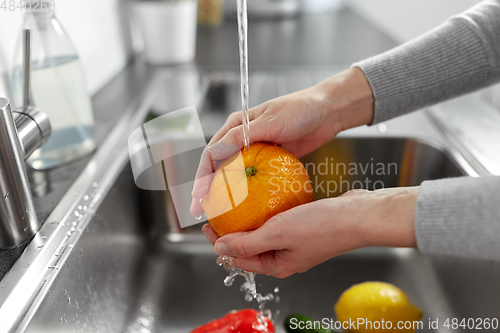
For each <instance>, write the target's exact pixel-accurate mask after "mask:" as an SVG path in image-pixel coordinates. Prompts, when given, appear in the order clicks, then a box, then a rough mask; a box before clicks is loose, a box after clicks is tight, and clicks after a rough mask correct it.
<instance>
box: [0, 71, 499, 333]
mask: <svg viewBox="0 0 500 333" xmlns="http://www.w3.org/2000/svg"><path fill="white" fill-rule="evenodd" d="M320 74H321V75H320ZM175 75H179V74H178V73H177V74H175V73H174V74H172V72H169V71H167V73H163V74H162V73H160V74H159V75H158V77H157V78H156V81H153V82H152V83H151V86H150V87H146V88H145V93H144V94H143V95H141V96H138V97H137V100H136V102H134V103H133V104H132V105H131V106H130V108H129V109H128V110H126V111H125V112H124V113H123V117H122V119H121V120H120V121H119V122H118V123H117V125H116V126H115V129H114V130H113V132H112V133H110V134H109V137H108V139H107V140H106V142H105V143H104V145H103V146H102V147H101V148H100V150H99V151H98V152H97V154H96V156H95V157H94V158H93V159H92V160H91V161H90V162H89V165H88V166H87V168H86V169H85V170H84V171H83V172H82V174H81V176H80V177H79V178H78V179H77V181H76V182H75V184H74V185H73V186H72V187H71V189H70V190H69V191H68V194H67V195H66V196H65V197H64V198H63V200H62V201H61V203H60V204H59V205H58V206H57V207H56V209H55V210H54V212H53V213H52V214H51V215H50V216H49V218H48V221H47V222H46V223H45V224H44V226H43V227H42V230H41V231H40V232H39V235H37V237H35V239H34V240H33V241H32V242H31V244H30V245H29V246H28V247H27V249H26V251H25V253H24V254H23V256H22V257H21V258H20V259H19V260H18V261H17V262H16V264H15V266H14V267H13V268H12V270H11V272H10V273H9V274H8V275H7V276H6V277H5V279H4V280H3V281H1V282H0V318H1V319H2V320H3V321H2V322H1V325H0V332H3V331H6V332H25V331H26V332H37V333H38V332H51V333H52V332H64V333H66V332H92V333H95V332H105V333H113V332H168V333H175V332H190V330H191V329H193V328H195V327H196V326H198V325H201V324H203V323H205V322H207V321H209V320H211V319H213V318H216V317H220V316H222V315H224V314H225V313H227V312H228V311H229V310H232V309H240V308H244V307H255V306H256V305H255V304H248V303H246V302H245V301H244V299H243V296H244V295H243V293H242V292H240V291H239V288H238V286H237V285H238V284H240V283H241V282H242V281H241V280H238V279H237V280H236V283H235V286H233V287H231V288H227V287H225V286H224V284H223V279H224V277H225V276H226V272H225V271H224V269H222V268H220V267H218V266H217V265H216V264H215V260H216V255H215V253H214V252H213V248H212V247H211V245H210V244H209V243H208V241H206V239H205V238H204V236H203V234H202V233H201V232H200V228H201V225H196V226H192V227H189V228H185V229H181V228H179V226H178V223H177V220H176V214H175V212H174V211H173V205H172V202H171V200H170V198H169V192H167V191H163V192H161V191H144V190H141V189H139V188H138V187H137V186H136V185H135V184H134V178H133V175H132V171H131V168H130V163H129V159H128V158H129V157H128V150H127V138H128V135H129V133H130V132H131V131H133V130H134V129H135V128H137V127H138V126H140V125H141V124H142V123H143V120H144V117H145V115H146V114H147V112H148V111H149V110H150V108H151V105H155V103H156V102H157V100H158V99H157V98H156V97H155V94H152V93H150V92H151V91H152V90H153V89H150V88H151V87H152V86H155V85H158V80H160V81H161V82H163V83H164V82H165V78H168V77H174V78H175ZM259 75H260V76H259ZM259 75H256V76H254V77H253V78H251V82H254V83H255V84H256V85H260V86H261V89H260V95H261V99H268V98H272V97H274V96H275V95H279V94H282V93H287V92H291V90H294V88H293V87H295V88H297V89H299V88H300V87H301V85H305V83H304V81H301V80H299V78H301V77H303V73H299V74H297V73H291V74H290V73H281V74H279V75H276V76H273V75H271V74H270V73H266V74H265V75H264V74H262V73H260V74H259ZM322 75H325V73H324V72H321V73H319V74H318V73H313V74H311V75H309V76H308V77H309V79H308V80H307V85H310V84H313V83H315V82H317V81H318V80H320V77H321V76H322ZM233 76H234V75H233ZM234 77H235V80H236V76H234ZM286 77H287V78H288V79H283V78H286ZM312 77H314V78H315V79H311V78H312ZM291 78H295V80H294V79H291ZM191 79H192V77H191ZM191 79H190V80H191ZM217 80H220V76H214V75H212V76H210V77H209V78H208V82H209V85H208V86H209V87H212V88H215V91H212V92H211V93H212V94H215V95H210V93H209V94H208V95H209V97H210V96H212V98H214V101H213V103H208V104H210V105H208V107H207V104H206V103H205V106H203V107H201V108H200V109H201V120H202V123H205V125H206V127H208V128H209V131H208V133H207V132H206V133H205V134H207V135H211V134H213V133H212V132H211V131H212V130H210V128H211V129H213V130H215V129H216V128H217V126H220V122H221V121H222V120H223V119H225V117H226V116H227V113H228V111H229V110H230V109H231V108H233V106H234V107H236V106H235V105H233V104H234V103H235V102H234V101H235V99H234V96H233V95H234V94H237V89H233V88H234V87H232V85H231V84H229V85H227V86H224V84H225V83H224V84H223V85H222V86H221V85H220V81H217ZM167 81H168V80H167ZM174 81H175V80H174ZM194 81H195V82H201V83H202V84H201V85H202V86H205V87H206V83H207V80H204V79H202V80H199V81H197V79H195V80H194ZM223 81H224V82H227V78H226V79H223ZM161 82H160V83H161ZM235 82H236V81H235ZM279 82H287V83H288V85H289V87H287V86H286V85H285V86H282V85H280V84H279ZM290 82H291V83H294V84H292V85H290V84H289V83H290ZM233 84H234V82H233ZM264 86H265V88H263V87H264ZM272 87H275V89H274V90H273V89H272ZM283 87H285V89H283ZM212 88H209V91H210V89H212ZM201 90H203V89H201ZM258 90H259V89H254V90H253V91H258ZM164 91H165V90H164ZM221 92H222V94H224V96H226V97H227V100H226V102H224V103H222V104H221V103H215V100H216V99H217V98H216V96H217V93H221ZM199 93H200V91H198V90H196V91H194V92H193V93H192V95H193V96H195V95H196V96H197V95H198V94H199ZM200 94H201V93H200ZM231 94H232V95H231ZM255 95H258V94H255ZM255 95H254V96H255ZM231 96H232V97H231ZM163 97H164V99H167V100H168V98H166V97H165V96H163ZM208 100H209V101H210V98H209V99H208ZM155 101H156V102H155ZM198 102H199V101H193V104H198ZM219 102H220V100H219ZM256 102H259V101H255V102H254V103H256ZM201 104H203V103H201ZM224 105H225V106H224ZM228 105H229V106H228ZM231 105H233V106H231ZM165 108H173V106H172V105H169V106H167V107H165ZM217 108H221V109H222V110H212V109H217ZM214 113H217V115H214ZM192 158H193V160H191V161H188V162H186V163H189V164H193V165H197V160H196V157H192ZM332 158H333V160H332ZM302 161H303V162H304V163H305V164H306V165H307V164H308V163H315V164H316V165H318V164H320V163H325V162H326V161H328V162H329V165H334V166H337V165H340V167H339V169H338V170H340V171H337V169H336V170H335V172H330V173H329V174H330V176H324V175H321V174H319V173H317V174H312V175H311V176H312V178H313V179H312V180H313V182H316V183H317V182H321V181H324V182H328V181H336V182H337V183H339V182H342V180H343V181H346V182H345V183H344V184H345V186H347V184H348V185H349V188H357V187H360V186H361V185H362V186H363V187H366V188H368V189H373V188H380V187H382V186H383V187H393V186H408V185H418V184H420V183H421V182H422V181H424V180H428V179H438V178H445V177H456V176H462V175H470V176H476V175H477V173H476V171H475V169H474V168H473V167H471V165H469V164H468V163H467V161H466V160H465V159H464V158H463V157H462V155H461V154H460V153H458V152H457V151H456V150H455V149H454V147H453V145H451V144H450V142H449V141H448V140H447V138H446V137H445V136H444V135H442V133H441V132H440V131H439V129H438V128H437V127H436V126H434V124H433V123H432V120H431V119H430V118H429V117H428V116H427V114H426V113H425V112H419V113H414V114H411V115H408V116H405V117H403V118H399V119H396V120H393V121H391V122H387V123H385V124H381V125H379V126H372V127H364V128H358V129H353V130H350V131H347V132H346V133H343V134H342V135H341V136H340V137H339V138H337V139H335V140H333V141H331V142H329V143H327V144H326V145H325V146H323V147H321V148H320V149H318V150H317V151H315V152H313V153H312V154H309V155H308V156H305V157H304V158H303V159H302ZM350 163H355V164H357V165H358V167H361V168H366V166H367V165H368V169H369V170H368V171H366V172H365V174H363V172H359V171H358V173H357V175H351V174H350V173H349V168H350ZM377 163H383V164H384V166H385V167H386V168H387V169H386V172H385V173H384V174H377V172H376V169H375V172H372V171H371V169H370V165H371V164H373V165H374V167H375V168H376V167H377ZM342 165H345V166H346V169H343V167H342ZM191 169H192V168H180V170H178V171H179V172H187V171H186V170H191ZM309 171H310V170H309ZM316 176H318V177H316ZM341 176H342V177H343V178H342V180H341V179H340V177H341ZM367 180H368V182H367ZM360 184H361V185H360ZM346 189H347V188H345V187H344V188H343V189H339V190H337V191H330V192H325V191H318V192H317V193H316V199H317V200H319V199H322V198H324V197H327V196H328V197H334V196H336V195H339V194H340V193H342V192H343V191H345V190H346ZM499 279H500V265H499V264H498V263H496V262H492V261H481V260H471V259H462V258H454V257H444V256H425V255H422V254H421V253H420V252H419V251H417V250H412V249H389V248H368V249H362V250H358V251H354V252H351V253H347V254H344V255H341V256H339V257H337V258H334V259H332V260H329V261H327V262H325V263H323V264H321V265H319V266H317V267H315V268H313V269H311V270H310V271H308V272H306V273H303V274H296V275H293V276H291V277H289V278H286V279H283V280H279V279H276V278H272V277H267V276H258V277H257V283H258V285H259V290H261V291H262V292H270V291H272V290H273V289H274V288H275V287H279V290H280V292H279V296H280V299H281V301H280V302H279V303H272V304H269V307H270V308H271V309H272V310H273V311H274V314H275V321H276V326H277V328H278V332H284V330H283V318H284V316H286V315H287V314H289V313H291V312H303V313H304V314H307V315H309V316H311V317H314V318H316V319H322V318H334V312H333V306H334V304H335V302H336V300H337V298H338V297H339V296H340V294H341V293H342V291H343V290H345V289H346V288H348V287H350V286H351V285H352V284H355V283H359V282H363V281H368V280H378V281H386V282H390V283H393V284H395V285H397V286H398V287H400V288H401V289H403V290H404V291H405V292H406V293H407V294H408V295H409V297H410V299H411V301H412V302H413V303H415V304H417V305H418V306H420V307H421V308H422V309H423V310H424V314H425V317H424V329H423V330H422V332H446V331H447V330H446V329H444V328H443V326H440V329H439V330H430V329H428V326H427V325H428V324H427V321H428V318H432V319H433V320H435V319H437V318H439V320H440V323H441V324H443V323H444V320H446V318H450V319H451V318H458V319H460V320H461V319H462V318H466V319H468V318H498V317H499V314H500V285H499V284H498V281H499ZM278 312H279V313H278ZM462 331H464V332H465V331H467V330H461V329H457V330H454V331H453V332H462ZM484 331H488V330H484ZM490 331H492V330H490Z"/></svg>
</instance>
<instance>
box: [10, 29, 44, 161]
mask: <svg viewBox="0 0 500 333" xmlns="http://www.w3.org/2000/svg"><path fill="white" fill-rule="evenodd" d="M30 78H31V30H29V29H25V30H24V31H23V106H22V109H20V110H19V109H18V110H14V111H13V117H14V122H15V124H16V128H17V131H18V133H19V139H20V141H21V148H23V149H24V157H25V159H27V158H28V157H29V156H30V155H31V154H32V153H33V152H34V151H35V150H36V149H37V148H39V147H41V146H42V145H43V144H44V143H45V142H47V140H48V139H49V137H50V133H51V132H52V129H51V126H50V121H49V118H48V116H47V114H46V113H44V112H43V111H42V110H40V109H38V108H35V107H32V106H31V105H30V104H31V103H30Z"/></svg>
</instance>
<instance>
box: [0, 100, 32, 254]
mask: <svg viewBox="0 0 500 333" xmlns="http://www.w3.org/2000/svg"><path fill="white" fill-rule="evenodd" d="M0 171H1V173H0V195H1V198H0V248H6V247H12V246H15V245H18V244H20V243H22V242H24V241H26V240H28V239H29V238H31V237H32V236H33V235H34V234H35V232H36V231H37V230H38V227H39V224H38V219H37V217H36V211H35V206H34V205H33V199H32V198H31V192H30V186H29V183H28V176H27V174H26V164H25V162H24V152H23V150H22V148H21V144H20V142H19V138H18V136H17V132H16V128H15V124H14V120H13V119H12V112H11V110H10V105H9V102H8V101H7V100H6V99H4V98H0Z"/></svg>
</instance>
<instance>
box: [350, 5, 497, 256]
mask: <svg viewBox="0 0 500 333" xmlns="http://www.w3.org/2000/svg"><path fill="white" fill-rule="evenodd" d="M353 66H356V67H359V68H361V70H363V72H364V73H365V75H366V77H367V79H368V81H369V83H370V85H371V87H372V89H373V92H374V96H375V117H374V123H377V122H381V121H385V120H387V119H390V118H393V117H396V116H399V115H402V114H405V113H408V112H411V111H414V110H417V109H420V108H423V107H425V106H428V105H431V104H434V103H438V102H440V101H443V100H446V99H449V98H452V97H454V96H458V95H460V94H464V93H467V92H470V91H473V90H476V89H479V88H482V87H485V86H487V85H490V84H492V83H494V82H496V81H498V80H499V78H500V0H488V1H483V2H481V3H479V4H478V5H476V6H475V7H473V8H471V9H469V10H468V11H466V12H464V13H463V14H461V15H458V16H455V17H452V18H451V19H449V20H448V21H447V22H445V23H444V24H442V25H441V26H439V27H437V28H436V29H434V30H432V31H430V32H429V33H427V34H425V35H423V36H421V37H419V38H417V39H415V40H412V41H410V42H408V43H406V44H403V45H401V46H399V47H397V48H395V49H393V50H390V51H388V52H386V53H383V54H381V55H378V56H375V57H373V58H370V59H367V60H364V61H361V62H359V63H356V64H354V65H353ZM415 233H416V238H417V245H418V248H419V249H420V250H421V251H422V252H424V253H436V254H451V255H461V256H468V257H475V258H483V259H496V260H500V241H499V237H500V177H494V176H491V177H481V178H467V177H464V178H454V179H443V180H437V181H426V182H423V183H422V185H421V187H420V191H419V196H418V201H417V209H416V213H415Z"/></svg>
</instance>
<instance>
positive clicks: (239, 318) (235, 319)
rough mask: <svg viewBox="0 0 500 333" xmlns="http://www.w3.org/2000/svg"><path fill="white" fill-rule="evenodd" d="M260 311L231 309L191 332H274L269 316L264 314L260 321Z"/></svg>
mask: <svg viewBox="0 0 500 333" xmlns="http://www.w3.org/2000/svg"><path fill="white" fill-rule="evenodd" d="M258 315H259V312H258V311H257V310H253V309H245V310H240V311H231V312H229V313H228V314H227V315H225V316H224V317H222V318H220V319H215V320H212V321H211V322H209V323H207V324H205V325H203V326H200V327H198V328H197V329H195V330H194V331H192V332H191V333H274V326H273V323H272V321H271V320H269V318H267V317H265V316H263V320H262V322H260V321H259V317H258Z"/></svg>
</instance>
